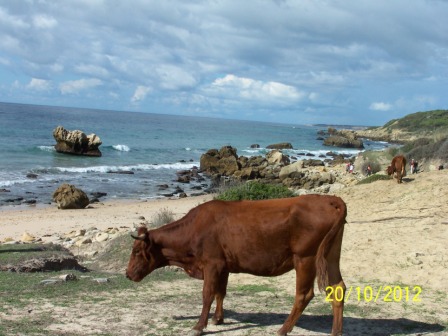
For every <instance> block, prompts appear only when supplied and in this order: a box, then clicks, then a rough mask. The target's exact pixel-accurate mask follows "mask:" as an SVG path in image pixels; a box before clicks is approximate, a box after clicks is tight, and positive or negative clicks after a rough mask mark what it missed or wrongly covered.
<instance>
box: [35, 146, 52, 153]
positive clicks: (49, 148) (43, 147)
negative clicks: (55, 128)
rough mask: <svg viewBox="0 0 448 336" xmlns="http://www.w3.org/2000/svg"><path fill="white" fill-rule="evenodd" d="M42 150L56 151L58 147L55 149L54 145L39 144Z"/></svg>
mask: <svg viewBox="0 0 448 336" xmlns="http://www.w3.org/2000/svg"><path fill="white" fill-rule="evenodd" d="M37 148H39V149H40V150H41V151H44V152H55V151H56V149H54V146H37Z"/></svg>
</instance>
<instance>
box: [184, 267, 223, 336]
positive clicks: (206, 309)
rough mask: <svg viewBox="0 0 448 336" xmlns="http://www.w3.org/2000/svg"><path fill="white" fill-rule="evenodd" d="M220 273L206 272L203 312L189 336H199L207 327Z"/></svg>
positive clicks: (203, 289) (214, 270) (203, 290)
mask: <svg viewBox="0 0 448 336" xmlns="http://www.w3.org/2000/svg"><path fill="white" fill-rule="evenodd" d="M218 275H219V272H217V271H216V269H213V270H204V286H203V288H202V312H201V316H200V317H199V321H198V323H196V325H195V326H194V328H193V329H192V330H191V332H190V333H189V335H188V336H199V335H201V334H202V331H203V330H204V329H205V328H206V327H207V322H208V314H209V313H210V307H211V305H212V303H213V299H214V297H215V294H216V292H217V288H218V285H219V276H218Z"/></svg>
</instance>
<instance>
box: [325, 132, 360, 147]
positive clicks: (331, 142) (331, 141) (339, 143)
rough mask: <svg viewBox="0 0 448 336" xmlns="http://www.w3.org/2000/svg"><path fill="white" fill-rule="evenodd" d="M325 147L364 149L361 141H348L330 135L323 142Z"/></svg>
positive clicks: (341, 137)
mask: <svg viewBox="0 0 448 336" xmlns="http://www.w3.org/2000/svg"><path fill="white" fill-rule="evenodd" d="M324 145H325V146H334V147H342V148H359V149H362V148H364V144H363V142H362V140H359V139H349V138H346V137H344V136H341V135H332V136H329V137H328V138H326V139H325V140H324Z"/></svg>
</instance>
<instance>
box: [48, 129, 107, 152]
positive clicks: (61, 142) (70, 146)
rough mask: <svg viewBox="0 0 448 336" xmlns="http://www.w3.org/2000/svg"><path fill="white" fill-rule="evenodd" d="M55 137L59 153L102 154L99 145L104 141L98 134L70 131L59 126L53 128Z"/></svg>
mask: <svg viewBox="0 0 448 336" xmlns="http://www.w3.org/2000/svg"><path fill="white" fill-rule="evenodd" d="M53 137H54V139H55V140H56V145H55V146H54V148H55V149H56V151H57V152H58V153H66V154H74V155H86V156H101V151H100V150H99V148H98V147H99V146H100V145H101V144H102V142H101V139H100V138H99V137H98V136H97V135H96V134H90V135H86V134H85V133H84V132H82V131H79V130H74V131H69V130H66V129H65V128H64V127H62V126H58V127H56V128H55V129H54V130H53Z"/></svg>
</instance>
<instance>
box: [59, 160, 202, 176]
mask: <svg viewBox="0 0 448 336" xmlns="http://www.w3.org/2000/svg"><path fill="white" fill-rule="evenodd" d="M198 165H199V162H188V163H184V162H177V163H164V164H137V165H129V166H90V167H56V168H55V169H56V170H57V171H59V172H63V173H78V174H82V173H108V172H111V171H114V172H120V171H138V170H155V169H156V170H159V169H173V170H181V169H191V168H193V167H194V166H198Z"/></svg>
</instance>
